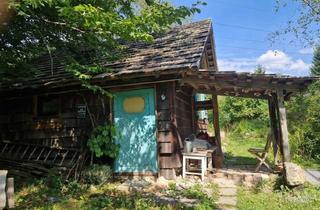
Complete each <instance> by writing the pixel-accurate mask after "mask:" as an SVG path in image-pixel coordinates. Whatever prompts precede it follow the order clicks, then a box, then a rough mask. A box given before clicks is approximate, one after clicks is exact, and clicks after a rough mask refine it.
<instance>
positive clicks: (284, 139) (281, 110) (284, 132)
mask: <svg viewBox="0 0 320 210" xmlns="http://www.w3.org/2000/svg"><path fill="white" fill-rule="evenodd" d="M277 105H278V106H277V109H278V110H277V111H278V116H279V125H280V126H279V127H280V133H281V146H282V151H283V157H282V158H283V162H289V161H290V159H291V158H290V147H289V136H288V125H287V114H286V108H285V106H284V95H283V90H278V91H277Z"/></svg>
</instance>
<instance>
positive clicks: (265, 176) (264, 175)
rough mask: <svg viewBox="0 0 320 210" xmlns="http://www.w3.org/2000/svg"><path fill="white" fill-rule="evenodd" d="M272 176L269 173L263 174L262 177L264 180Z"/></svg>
mask: <svg viewBox="0 0 320 210" xmlns="http://www.w3.org/2000/svg"><path fill="white" fill-rule="evenodd" d="M269 178H270V177H269V175H268V174H261V179H262V180H268V179H269Z"/></svg>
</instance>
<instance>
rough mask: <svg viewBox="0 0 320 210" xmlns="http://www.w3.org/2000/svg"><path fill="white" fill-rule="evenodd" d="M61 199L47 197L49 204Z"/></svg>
mask: <svg viewBox="0 0 320 210" xmlns="http://www.w3.org/2000/svg"><path fill="white" fill-rule="evenodd" d="M60 200H61V199H60V198H58V197H54V196H50V197H48V202H49V203H58V202H59V201H60Z"/></svg>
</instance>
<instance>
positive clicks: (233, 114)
mask: <svg viewBox="0 0 320 210" xmlns="http://www.w3.org/2000/svg"><path fill="white" fill-rule="evenodd" d="M220 110H221V114H220V121H221V125H222V127H224V128H230V127H231V126H232V125H234V124H235V123H238V122H240V121H242V120H257V121H259V122H261V123H264V124H266V123H267V122H268V121H269V116H268V103H267V101H266V100H259V99H247V98H236V97H229V96H228V97H225V98H223V99H222V100H220Z"/></svg>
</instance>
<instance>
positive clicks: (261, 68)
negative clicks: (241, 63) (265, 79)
mask: <svg viewBox="0 0 320 210" xmlns="http://www.w3.org/2000/svg"><path fill="white" fill-rule="evenodd" d="M254 73H255V74H265V73H266V68H265V67H264V66H262V65H261V64H259V65H257V67H256V70H255V71H254Z"/></svg>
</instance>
